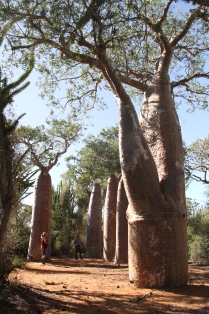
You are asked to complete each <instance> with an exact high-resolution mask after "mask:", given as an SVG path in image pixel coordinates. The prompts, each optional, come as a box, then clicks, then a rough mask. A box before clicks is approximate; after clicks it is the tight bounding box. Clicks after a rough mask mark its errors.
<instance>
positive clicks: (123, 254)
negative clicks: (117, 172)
mask: <svg viewBox="0 0 209 314" xmlns="http://www.w3.org/2000/svg"><path fill="white" fill-rule="evenodd" d="M127 208H128V199H127V196H126V191H125V188H124V183H123V178H122V177H121V178H120V181H119V184H118V193H117V204H116V245H115V264H122V263H128V222H127V218H126V211H127Z"/></svg>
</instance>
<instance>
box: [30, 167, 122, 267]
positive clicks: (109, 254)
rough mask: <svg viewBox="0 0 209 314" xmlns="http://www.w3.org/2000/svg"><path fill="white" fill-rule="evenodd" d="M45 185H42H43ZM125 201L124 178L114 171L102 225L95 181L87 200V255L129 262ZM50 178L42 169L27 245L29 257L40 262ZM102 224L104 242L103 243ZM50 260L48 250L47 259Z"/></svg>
mask: <svg viewBox="0 0 209 314" xmlns="http://www.w3.org/2000/svg"><path fill="white" fill-rule="evenodd" d="M43 187H44V188H43ZM127 207H128V200H127V197H126V193H125V189H124V185H123V180H122V177H121V178H119V179H118V178H117V177H116V175H115V174H114V173H112V174H111V176H110V178H109V179H108V185H107V194H106V200H105V212H104V224H102V195H101V186H100V185H99V184H98V183H95V185H94V187H93V189H92V193H91V197H90V202H89V212H88V215H89V219H88V226H87V237H86V256H87V257H92V258H101V257H102V247H103V257H104V259H105V260H106V261H115V263H117V264H119V263H127V262H128V225H127V219H126V210H127ZM50 225H51V177H50V175H49V173H48V172H47V171H46V169H45V171H44V170H43V171H41V172H40V174H39V176H38V178H37V179H36V183H35V197H34V204H33V212H32V228H31V235H30V241H29V248H28V260H33V261H40V260H41V251H40V235H41V233H42V232H43V231H47V232H48V235H49V236H48V239H49V248H50V240H51V236H50V235H51V228H50ZM102 225H103V245H102ZM49 259H50V252H49V254H48V260H49Z"/></svg>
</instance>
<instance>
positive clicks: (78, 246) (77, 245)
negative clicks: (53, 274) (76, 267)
mask: <svg viewBox="0 0 209 314" xmlns="http://www.w3.org/2000/svg"><path fill="white" fill-rule="evenodd" d="M74 245H75V259H78V253H79V256H80V259H82V256H81V239H80V236H79V235H77V236H76V237H75V240H74Z"/></svg>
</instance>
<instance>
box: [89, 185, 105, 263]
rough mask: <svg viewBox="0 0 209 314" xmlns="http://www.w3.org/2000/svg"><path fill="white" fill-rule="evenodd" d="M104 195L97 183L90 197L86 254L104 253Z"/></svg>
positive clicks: (97, 255) (95, 255) (96, 255)
mask: <svg viewBox="0 0 209 314" xmlns="http://www.w3.org/2000/svg"><path fill="white" fill-rule="evenodd" d="M101 245H102V195H101V187H100V185H99V184H98V183H95V185H94V187H93V189H92V192H91V197H90V202H89V211H88V225H87V236H86V256H87V257H94V258H101V255H102V248H101Z"/></svg>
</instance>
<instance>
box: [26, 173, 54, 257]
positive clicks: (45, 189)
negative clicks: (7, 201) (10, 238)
mask: <svg viewBox="0 0 209 314" xmlns="http://www.w3.org/2000/svg"><path fill="white" fill-rule="evenodd" d="M34 194H35V195H34V204H33V210H32V221H31V234H30V240H29V247H28V259H29V260H32V261H35V262H37V261H40V260H41V249H40V238H41V234H42V233H43V232H44V231H45V232H47V233H48V241H49V243H48V253H47V261H49V259H50V246H51V245H50V244H51V194H52V186H51V176H50V175H49V173H48V171H46V170H45V169H42V170H41V172H40V174H39V176H38V177H37V179H36V182H35V186H34Z"/></svg>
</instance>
